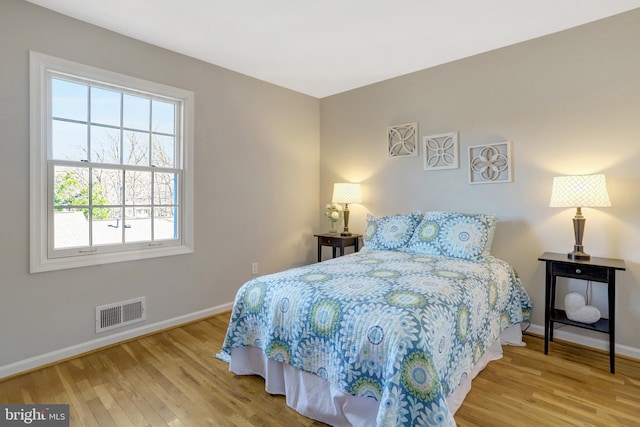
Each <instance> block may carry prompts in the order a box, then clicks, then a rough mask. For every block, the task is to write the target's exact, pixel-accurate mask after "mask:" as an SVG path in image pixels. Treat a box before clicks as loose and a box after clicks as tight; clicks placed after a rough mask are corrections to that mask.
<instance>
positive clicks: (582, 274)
mask: <svg viewBox="0 0 640 427" xmlns="http://www.w3.org/2000/svg"><path fill="white" fill-rule="evenodd" d="M553 274H554V275H555V276H562V277H572V278H575V279H582V280H593V281H595V282H605V283H606V282H608V281H609V270H608V269H607V268H604V267H594V266H590V265H580V264H558V263H554V264H553Z"/></svg>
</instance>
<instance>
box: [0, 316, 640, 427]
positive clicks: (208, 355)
mask: <svg viewBox="0 0 640 427" xmlns="http://www.w3.org/2000/svg"><path fill="white" fill-rule="evenodd" d="M228 316H229V314H228V313H223V314H219V315H217V316H214V317H211V318H209V319H206V320H202V321H199V322H195V323H191V324H189V325H185V326H183V327H180V328H176V329H172V330H169V331H165V332H162V333H158V334H155V335H151V336H147V337H143V338H140V339H137V340H133V341H130V342H127V343H124V344H120V345H116V346H113V347H110V348H107V349H104V350H100V351H97V352H95V353H91V354H88V355H85V356H82V357H78V358H76V359H72V360H69V361H66V362H61V363H59V364H56V365H53V366H50V367H47V368H43V369H40V370H37V371H33V372H30V373H27V374H25V375H21V376H17V377H13V378H10V379H8V380H5V381H3V382H0V403H69V404H70V412H71V426H118V427H120V426H153V427H157V426H165V425H167V426H187V427H193V426H225V427H226V426H321V425H323V424H322V423H319V422H315V421H313V420H310V419H308V418H305V417H303V416H301V415H299V414H298V413H296V412H295V411H293V410H292V409H290V408H289V407H287V405H286V403H285V400H284V398H283V397H282V396H271V395H269V394H268V393H266V392H265V390H264V381H263V380H262V379H261V378H259V377H247V376H235V375H233V374H232V373H230V372H229V371H228V365H227V364H226V363H224V362H221V361H219V360H218V359H215V358H214V357H212V355H213V354H214V353H216V352H217V351H218V350H219V349H220V347H221V345H222V340H223V338H224V334H225V331H226V326H227V320H228ZM525 341H526V342H527V347H504V357H503V359H501V360H498V361H495V362H492V363H490V364H489V366H487V368H486V369H485V370H484V371H482V372H481V373H480V375H479V376H478V377H477V378H476V379H475V381H474V382H473V388H472V390H471V392H470V393H469V395H468V396H467V398H466V400H465V402H464V403H463V405H462V407H461V408H460V409H459V410H458V412H457V413H456V416H455V419H456V422H457V423H458V425H459V426H460V427H464V426H554V427H556V426H607V427H611V426H633V425H640V361H637V360H630V359H624V358H622V357H618V358H617V359H616V362H617V365H616V372H617V373H616V374H615V375H611V374H609V372H608V366H609V364H608V355H607V354H606V353H602V352H599V351H595V350H591V349H586V348H583V347H579V346H576V345H574V344H564V343H561V342H554V343H551V347H550V351H549V355H548V356H545V355H544V354H543V353H542V339H541V338H540V337H535V336H525Z"/></svg>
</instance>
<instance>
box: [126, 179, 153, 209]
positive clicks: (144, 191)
mask: <svg viewBox="0 0 640 427" xmlns="http://www.w3.org/2000/svg"><path fill="white" fill-rule="evenodd" d="M124 186H125V187H124V188H125V201H124V202H125V204H126V205H147V206H149V205H151V172H140V171H125V183H124ZM133 216H134V217H135V214H134V215H133Z"/></svg>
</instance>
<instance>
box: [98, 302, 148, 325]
mask: <svg viewBox="0 0 640 427" xmlns="http://www.w3.org/2000/svg"><path fill="white" fill-rule="evenodd" d="M144 319H145V302H144V297H140V298H135V299H130V300H128V301H121V302H117V303H114V304H107V305H102V306H100V307H96V333H99V332H104V331H108V330H110V329H114V328H120V327H122V326H127V325H130V324H132V323H136V322H142V321H143V320H144Z"/></svg>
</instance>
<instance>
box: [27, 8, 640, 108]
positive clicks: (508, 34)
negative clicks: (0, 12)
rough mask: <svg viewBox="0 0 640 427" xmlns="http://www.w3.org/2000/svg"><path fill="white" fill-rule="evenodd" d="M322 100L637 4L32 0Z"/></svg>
mask: <svg viewBox="0 0 640 427" xmlns="http://www.w3.org/2000/svg"><path fill="white" fill-rule="evenodd" d="M28 1H30V2H31V3H35V4H38V5H41V6H44V7H46V8H49V9H52V10H55V11H57V12H60V13H62V14H65V15H68V16H71V17H74V18H77V19H80V20H82V21H86V22H89V23H92V24H95V25H98V26H100V27H104V28H107V29H109V30H112V31H115V32H118V33H121V34H125V35H127V36H130V37H133V38H135V39H139V40H142V41H145V42H148V43H151V44H154V45H157V46H161V47H164V48H166V49H170V50H173V51H175V52H180V53H183V54H185V55H189V56H192V57H194V58H198V59H201V60H203V61H206V62H210V63H212V64H216V65H219V66H222V67H225V68H228V69H231V70H234V71H237V72H240V73H243V74H246V75H249V76H252V77H255V78H258V79H261V80H265V81H267V82H270V83H274V84H276V85H279V86H283V87H286V88H289V89H293V90H295V91H298V92H302V93H305V94H308V95H311V96H314V97H317V98H322V97H325V96H329V95H333V94H336V93H340V92H343V91H347V90H350V89H354V88H357V87H361V86H364V85H367V84H371V83H375V82H379V81H382V80H386V79H388V78H391V77H396V76H399V75H403V74H407V73H410V72H413V71H418V70H421V69H425V68H429V67H432V66H435V65H439V64H443V63H446V62H450V61H454V60H456V59H460V58H464V57H467V56H471V55H475V54H478V53H481V52H486V51H489V50H492V49H496V48H499V47H503V46H508V45H511V44H514V43H518V42H521V41H524V40H528V39H532V38H535V37H539V36H542V35H545V34H550V33H553V32H557V31H561V30H564V29H567V28H571V27H575V26H577V25H581V24H584V23H587V22H591V21H595V20H597V19H601V18H604V17H607V16H611V15H615V14H617V13H621V12H624V11H627V10H631V9H635V8H638V7H640V0H528V1H527V0H440V1H438V0H180V1H176V0H106V1H105V0H28Z"/></svg>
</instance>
